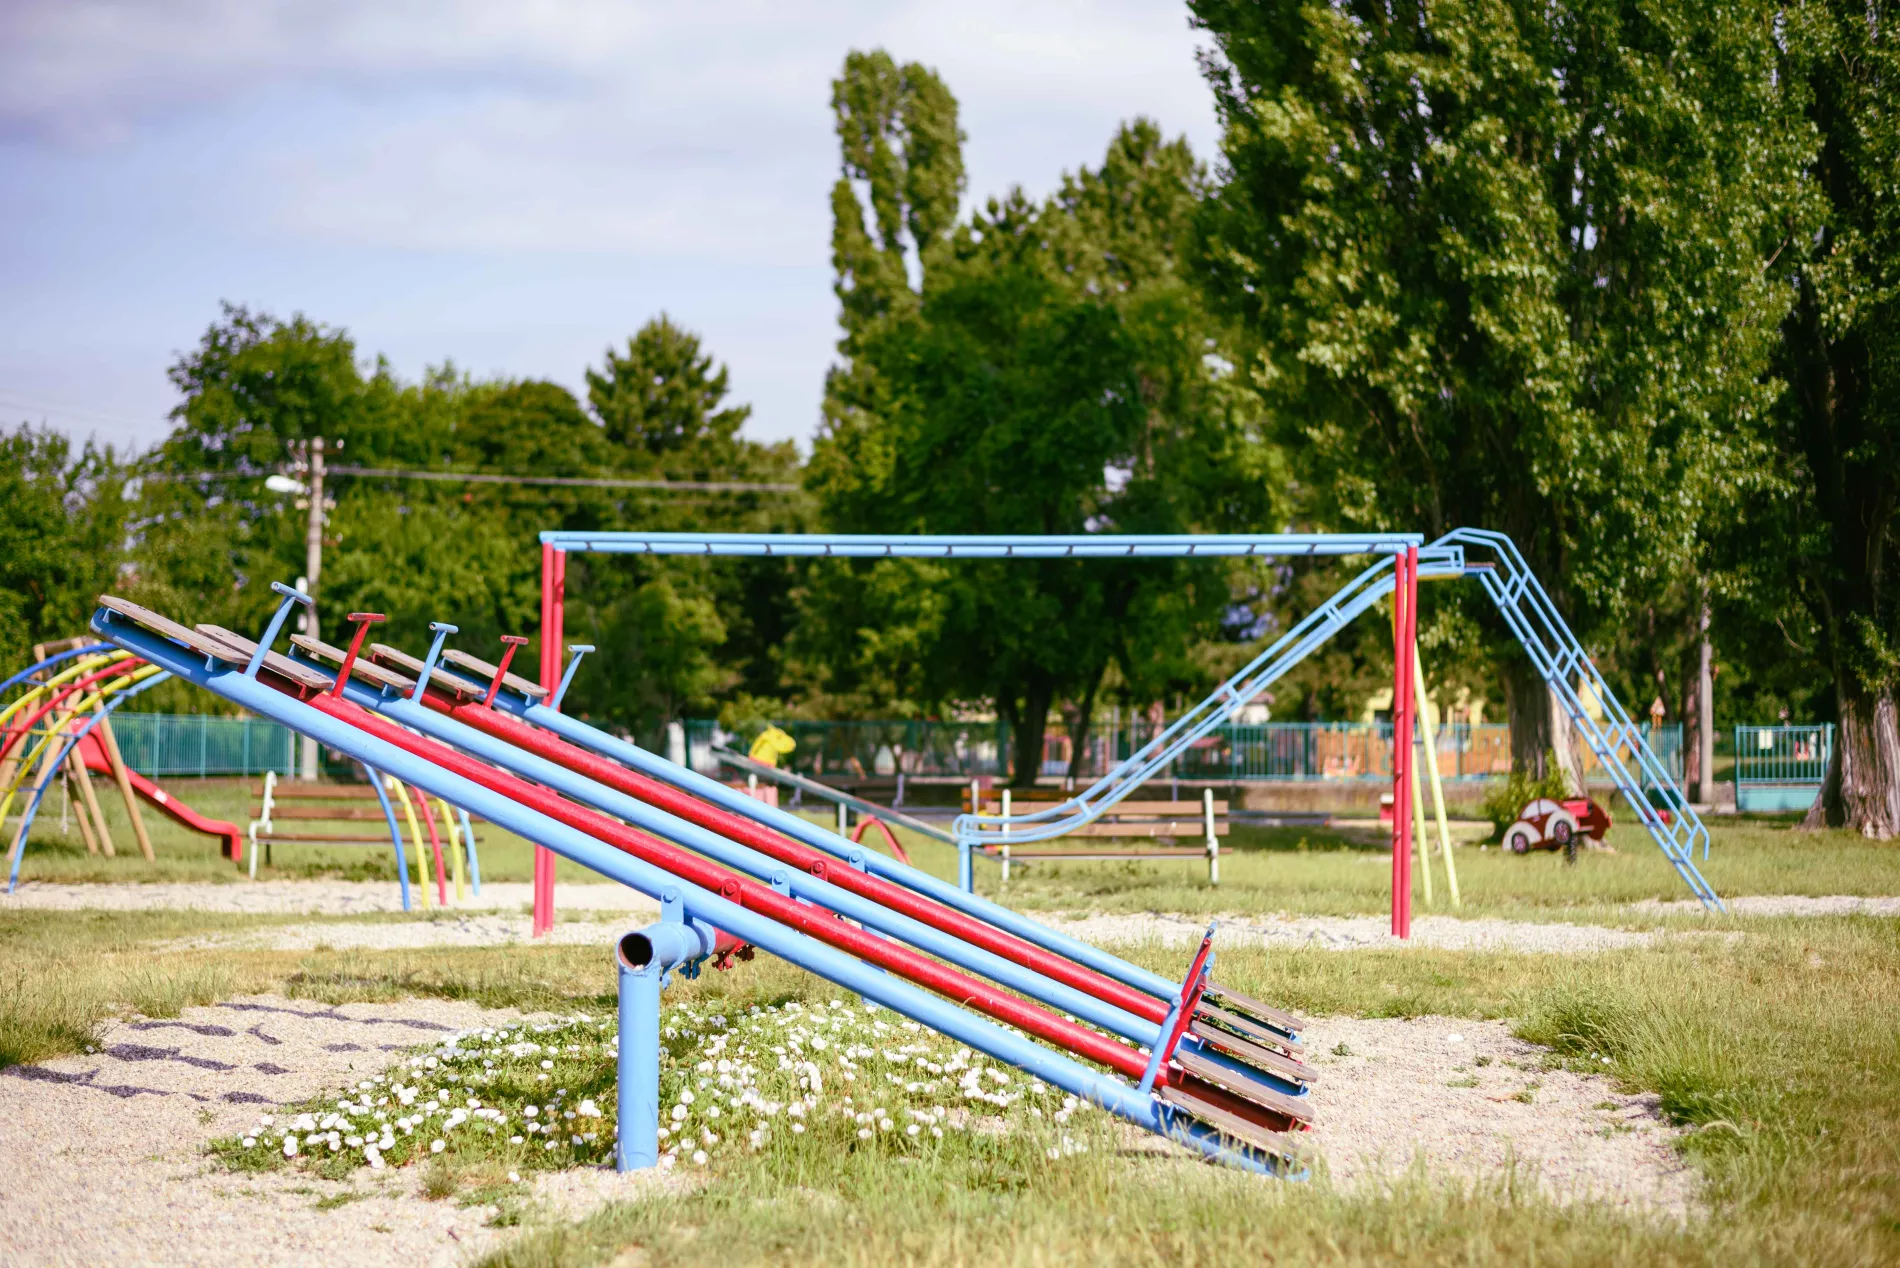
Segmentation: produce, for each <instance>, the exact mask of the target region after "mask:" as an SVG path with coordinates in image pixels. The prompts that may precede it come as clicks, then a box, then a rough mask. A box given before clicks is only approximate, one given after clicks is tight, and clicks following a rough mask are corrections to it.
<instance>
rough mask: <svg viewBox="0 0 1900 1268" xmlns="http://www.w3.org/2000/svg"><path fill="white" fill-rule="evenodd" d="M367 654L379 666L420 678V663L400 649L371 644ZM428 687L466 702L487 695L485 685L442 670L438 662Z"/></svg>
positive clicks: (486, 686)
mask: <svg viewBox="0 0 1900 1268" xmlns="http://www.w3.org/2000/svg"><path fill="white" fill-rule="evenodd" d="M369 654H370V655H371V656H372V657H374V658H375V660H376V661H377V663H379V664H383V665H392V666H394V667H395V668H397V669H400V670H402V671H403V672H404V673H407V674H410V675H412V676H414V677H416V678H420V677H422V662H421V661H419V660H417V659H416V658H415V657H414V656H411V655H410V654H409V653H408V652H405V651H403V650H402V649H401V648H400V647H391V646H390V645H389V644H387V643H371V644H370V645H369ZM429 685H430V686H431V687H442V688H444V689H446V690H448V691H450V692H452V693H454V694H455V695H458V696H461V697H463V698H464V699H467V700H480V699H481V698H482V697H483V696H485V695H487V694H488V684H487V683H485V682H475V681H473V680H471V679H469V678H465V677H463V676H462V675H461V674H458V673H455V672H453V671H452V670H449V669H446V668H444V667H443V665H442V663H441V662H440V661H438V662H436V667H435V670H434V672H433V673H431V674H430V675H429Z"/></svg>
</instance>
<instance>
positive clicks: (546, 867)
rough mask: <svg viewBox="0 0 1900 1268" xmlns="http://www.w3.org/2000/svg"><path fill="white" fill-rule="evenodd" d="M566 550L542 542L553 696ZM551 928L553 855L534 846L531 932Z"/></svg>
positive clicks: (544, 677) (544, 675)
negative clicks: (532, 919)
mask: <svg viewBox="0 0 1900 1268" xmlns="http://www.w3.org/2000/svg"><path fill="white" fill-rule="evenodd" d="M566 587H567V552H566V551H563V550H556V549H555V548H554V547H553V546H551V545H549V544H548V543H546V542H543V543H542V544H541V685H542V686H543V687H545V688H547V690H548V693H549V695H550V696H552V694H553V692H554V691H555V689H556V688H558V687H559V686H560V685H561V625H562V620H561V618H562V617H563V615H565V613H564V612H563V608H564V607H565V602H564V600H565V599H566V597H567V596H566V594H565V590H566ZM553 928H554V855H553V854H552V853H550V852H549V851H548V850H547V849H546V848H545V847H543V846H539V845H537V846H535V847H534V921H533V929H534V936H535V937H537V938H539V937H541V936H542V935H543V934H545V933H547V932H548V931H549V930H551V929H553Z"/></svg>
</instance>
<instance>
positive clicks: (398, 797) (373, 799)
mask: <svg viewBox="0 0 1900 1268" xmlns="http://www.w3.org/2000/svg"><path fill="white" fill-rule="evenodd" d="M412 796H413V797H415V798H416V801H412V800H411V797H412ZM257 797H258V810H257V817H256V818H255V819H252V820H251V823H250V828H249V830H248V835H249V839H250V847H251V849H250V857H251V877H252V879H256V877H257V856H258V854H259V850H258V847H259V846H262V847H264V848H263V851H262V853H263V855H264V861H265V862H267V863H268V862H269V861H270V852H271V846H272V845H316V846H338V847H344V848H349V847H375V846H387V847H389V848H390V849H392V850H393V849H395V848H396V842H395V841H394V840H392V839H391V836H390V825H389V816H388V815H386V814H385V813H384V811H383V804H382V800H381V798H379V797H378V796H377V795H376V789H374V788H372V787H371V786H370V785H368V784H306V783H299V782H296V781H293V780H279V779H278V778H277V774H276V772H275V771H271V772H267V773H266V774H265V776H264V779H263V782H262V783H260V784H258V785H257ZM389 799H390V810H391V811H392V812H394V814H395V816H396V818H397V826H396V830H397V831H400V830H401V829H402V827H403V826H404V823H405V821H406V824H407V827H408V829H409V838H410V845H411V847H412V848H413V849H414V850H415V853H416V880H417V884H418V885H420V886H421V888H422V893H423V903H424V905H425V906H426V905H427V904H428V902H429V890H428V881H427V876H426V860H427V859H428V858H429V856H430V854H431V853H432V852H433V853H434V855H435V864H436V870H437V872H438V877H437V882H438V885H444V884H445V878H444V877H443V876H442V875H441V872H442V870H443V869H442V864H443V858H442V854H441V850H442V848H444V847H446V848H447V850H448V853H449V858H450V860H451V861H452V863H453V867H454V873H455V887H456V890H457V892H458V893H459V892H460V891H461V889H462V887H463V884H464V878H463V867H462V853H461V852H459V851H458V850H457V849H456V847H457V846H458V845H461V846H463V847H464V849H466V851H467V854H468V870H469V872H470V873H471V874H472V875H473V876H474V878H475V886H476V892H478V893H479V892H480V889H481V871H480V866H481V865H480V862H479V861H478V859H477V856H476V854H475V850H474V846H475V844H477V843H479V842H480V841H481V837H480V836H476V835H474V833H473V829H472V827H471V828H470V829H469V836H470V838H471V839H470V840H469V841H466V842H464V841H463V840H462V836H463V828H462V826H461V825H460V824H458V823H457V822H456V816H455V815H454V814H451V813H450V812H449V810H450V808H449V807H448V806H447V804H446V803H442V802H439V801H438V802H437V805H436V810H435V812H433V813H435V814H439V815H440V818H441V823H440V824H439V825H438V824H437V822H436V819H435V818H434V817H432V811H431V809H430V807H429V804H428V799H427V798H425V797H422V796H421V795H420V794H419V793H417V792H416V791H415V790H413V789H408V788H404V787H403V786H402V785H400V784H399V783H397V782H396V781H394V780H391V781H390V784H389ZM417 801H419V802H420V803H421V804H420V805H418V804H416V802H417ZM464 818H465V819H466V816H464ZM283 824H289V825H290V826H289V827H284V826H280V825H283ZM372 824H374V825H376V826H375V827H374V828H372V827H371V826H370V825H372ZM317 825H345V826H343V827H342V829H341V830H340V831H328V832H319V831H313V830H311V829H312V828H314V827H315V826H317ZM399 857H400V856H399Z"/></svg>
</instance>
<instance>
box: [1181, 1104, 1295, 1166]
mask: <svg viewBox="0 0 1900 1268" xmlns="http://www.w3.org/2000/svg"><path fill="white" fill-rule="evenodd" d="M1155 1095H1156V1096H1157V1097H1158V1098H1159V1099H1160V1100H1161V1101H1162V1103H1163V1104H1166V1105H1172V1106H1173V1107H1174V1108H1176V1109H1178V1110H1180V1111H1181V1112H1182V1113H1184V1114H1186V1115H1188V1116H1189V1117H1191V1118H1195V1119H1198V1120H1199V1121H1201V1122H1203V1123H1206V1124H1207V1125H1208V1126H1209V1127H1212V1128H1214V1129H1215V1130H1216V1131H1218V1132H1220V1133H1222V1134H1223V1135H1226V1136H1231V1137H1232V1138H1233V1139H1235V1140H1237V1141H1240V1142H1241V1143H1242V1144H1245V1145H1251V1146H1252V1147H1253V1148H1255V1149H1258V1150H1260V1151H1261V1152H1262V1153H1267V1154H1272V1155H1273V1156H1274V1157H1276V1158H1284V1159H1286V1160H1287V1161H1288V1162H1291V1163H1296V1164H1301V1165H1303V1164H1304V1161H1305V1157H1306V1151H1305V1149H1304V1147H1303V1145H1302V1142H1301V1141H1300V1139H1299V1137H1297V1136H1296V1135H1294V1134H1293V1133H1292V1132H1276V1131H1268V1130H1267V1129H1266V1128H1264V1127H1262V1126H1260V1125H1259V1124H1258V1123H1250V1122H1248V1121H1247V1120H1246V1119H1244V1118H1242V1117H1240V1115H1238V1114H1230V1113H1229V1112H1227V1111H1226V1110H1224V1109H1222V1108H1221V1107H1220V1106H1218V1105H1214V1104H1211V1103H1209V1102H1207V1101H1204V1100H1202V1099H1201V1098H1200V1097H1198V1096H1196V1095H1194V1094H1193V1093H1192V1092H1188V1091H1184V1090H1183V1089H1181V1088H1178V1087H1164V1088H1162V1089H1161V1090H1160V1091H1159V1092H1157V1093H1156V1094H1155Z"/></svg>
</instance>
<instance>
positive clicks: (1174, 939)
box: [1045, 912, 1664, 955]
mask: <svg viewBox="0 0 1900 1268" xmlns="http://www.w3.org/2000/svg"><path fill="white" fill-rule="evenodd" d="M1045 923H1047V924H1049V925H1051V926H1053V927H1054V928H1057V929H1060V930H1061V931H1062V932H1064V933H1066V934H1069V935H1071V936H1072V937H1077V938H1082V939H1084V940H1086V941H1088V942H1094V943H1098V944H1112V943H1117V942H1124V943H1126V942H1158V943H1160V944H1161V945H1163V946H1171V947H1173V946H1188V945H1191V944H1193V943H1197V942H1199V941H1200V940H1201V937H1202V936H1203V935H1204V934H1205V933H1206V932H1207V926H1208V923H1209V920H1208V917H1205V916H1183V915H1173V914H1164V913H1156V912H1144V913H1140V914H1129V915H1096V916H1081V917H1070V918H1067V919H1051V920H1047V921H1045ZM1662 936H1664V935H1663V934H1661V933H1660V932H1654V931H1649V930H1634V929H1612V928H1607V927H1605V926H1602V925H1573V924H1564V923H1550V924H1540V923H1537V922H1534V921H1524V920H1495V919H1489V918H1486V919H1479V920H1459V919H1456V918H1455V917H1452V916H1419V917H1416V918H1415V919H1414V920H1413V921H1412V938H1411V941H1410V942H1403V941H1400V940H1399V939H1397V938H1395V937H1393V936H1392V933H1391V923H1390V921H1389V920H1388V919H1387V918H1386V917H1384V916H1288V915H1246V916H1238V915H1232V916H1222V917H1220V929H1219V930H1218V931H1217V932H1216V933H1215V935H1214V945H1215V946H1216V947H1249V946H1278V947H1316V948H1319V949H1321V950H1326V951H1360V950H1364V949H1366V948H1368V947H1392V948H1399V947H1406V946H1417V947H1435V948H1440V949H1443V950H1448V951H1528V952H1534V953H1548V954H1554V955H1576V954H1579V953H1588V952H1594V951H1615V950H1620V949H1622V948H1624V947H1641V946H1648V945H1649V944H1651V943H1652V942H1654V941H1656V939H1657V938H1659V937H1662Z"/></svg>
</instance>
